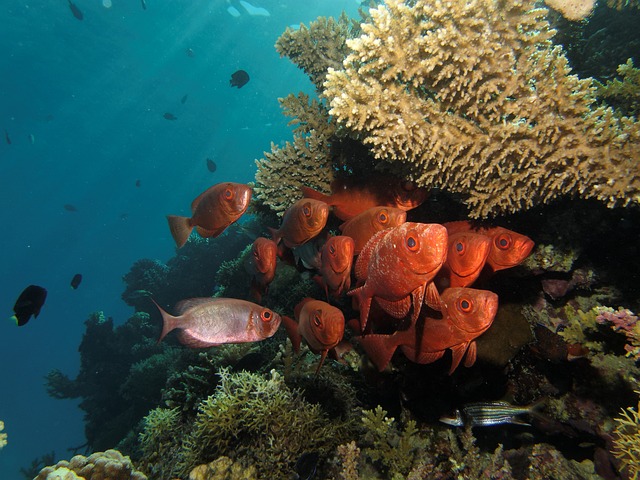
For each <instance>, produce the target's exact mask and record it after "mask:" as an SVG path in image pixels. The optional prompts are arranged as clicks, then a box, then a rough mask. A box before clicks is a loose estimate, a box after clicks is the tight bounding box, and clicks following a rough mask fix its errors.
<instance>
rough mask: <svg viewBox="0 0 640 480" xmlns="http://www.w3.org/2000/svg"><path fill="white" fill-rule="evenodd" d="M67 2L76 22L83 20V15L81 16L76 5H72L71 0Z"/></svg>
mask: <svg viewBox="0 0 640 480" xmlns="http://www.w3.org/2000/svg"><path fill="white" fill-rule="evenodd" d="M67 1H68V2H69V8H70V9H71V13H73V16H74V17H76V18H77V19H78V20H82V19H83V18H84V15H82V12H81V11H80V9H79V8H78V7H77V5H76V4H75V3H73V2H72V1H71V0H67Z"/></svg>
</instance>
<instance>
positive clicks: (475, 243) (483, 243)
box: [435, 232, 491, 289]
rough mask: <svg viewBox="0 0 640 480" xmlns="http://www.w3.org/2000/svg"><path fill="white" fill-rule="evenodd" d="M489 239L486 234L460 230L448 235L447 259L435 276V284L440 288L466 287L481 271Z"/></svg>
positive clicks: (486, 255) (489, 247) (489, 242)
mask: <svg viewBox="0 0 640 480" xmlns="http://www.w3.org/2000/svg"><path fill="white" fill-rule="evenodd" d="M490 249H491V239H490V238H489V237H487V236H486V235H480V234H478V233H472V232H460V233H455V234H453V235H449V249H448V252H447V260H446V261H445V262H444V265H443V266H442V268H441V269H440V271H439V272H438V275H437V276H436V280H435V282H436V285H437V286H438V287H439V288H441V289H445V288H449V287H468V286H469V285H471V284H472V283H473V282H475V281H476V280H477V278H478V277H479V276H480V272H482V268H483V267H484V265H485V263H486V261H487V257H488V256H489V250H490Z"/></svg>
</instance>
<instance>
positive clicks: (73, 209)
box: [62, 203, 78, 212]
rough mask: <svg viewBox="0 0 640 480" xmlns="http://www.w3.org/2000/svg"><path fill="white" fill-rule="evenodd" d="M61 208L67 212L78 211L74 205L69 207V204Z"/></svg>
mask: <svg viewBox="0 0 640 480" xmlns="http://www.w3.org/2000/svg"><path fill="white" fill-rule="evenodd" d="M62 208H64V209H65V210H66V211H67V212H77V211H78V209H77V208H76V206H75V205H71V204H70V203H65V204H64V205H63V206H62Z"/></svg>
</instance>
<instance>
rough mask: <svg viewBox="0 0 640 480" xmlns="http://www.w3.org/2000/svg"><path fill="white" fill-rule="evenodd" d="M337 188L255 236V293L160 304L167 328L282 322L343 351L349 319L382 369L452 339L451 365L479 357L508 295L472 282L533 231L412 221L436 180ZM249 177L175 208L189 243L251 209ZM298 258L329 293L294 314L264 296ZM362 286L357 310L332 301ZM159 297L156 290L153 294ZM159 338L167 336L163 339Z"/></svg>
mask: <svg viewBox="0 0 640 480" xmlns="http://www.w3.org/2000/svg"><path fill="white" fill-rule="evenodd" d="M331 187H332V194H331V195H324V194H321V193H319V192H316V191H314V190H312V189H310V188H306V187H305V188H303V191H302V194H303V198H301V199H300V200H298V201H297V202H295V203H294V204H293V205H291V206H290V207H289V208H288V209H287V210H286V211H285V213H284V216H283V218H282V221H281V224H280V226H279V228H277V229H270V231H271V239H267V238H264V237H259V238H257V239H256V240H255V241H254V243H253V245H252V247H251V252H250V254H249V258H248V262H247V268H248V270H249V271H250V273H251V277H252V280H251V285H250V292H251V297H252V299H253V300H254V301H255V303H254V302H251V301H248V300H244V299H242V300H241V299H235V298H194V299H187V300H184V301H183V302H180V303H179V304H178V305H177V307H176V309H177V310H178V313H179V316H177V317H174V316H172V315H170V314H168V313H167V312H165V311H164V310H163V309H162V308H161V307H160V306H158V305H157V304H156V306H158V309H159V310H160V312H161V314H162V317H163V323H164V325H163V329H162V333H161V336H160V340H161V339H162V338H164V336H165V335H166V334H167V333H169V332H170V331H171V330H174V329H177V330H178V331H179V333H178V339H179V340H180V342H182V343H183V344H184V345H186V346H188V347H192V348H202V347H210V346H214V345H221V344H225V343H242V342H256V341H260V340H264V339H266V338H269V337H271V336H272V335H273V334H274V333H275V332H276V331H277V330H278V328H279V327H280V325H281V324H282V325H283V326H284V327H285V329H286V331H287V334H288V336H289V338H290V339H291V342H292V344H293V347H294V350H295V351H296V352H298V351H299V349H300V344H301V341H302V340H303V339H304V341H305V342H306V344H307V345H308V346H309V349H310V350H311V351H313V352H314V353H316V354H318V355H320V360H319V363H318V367H317V370H316V373H317V372H318V370H319V369H320V367H321V366H322V363H323V362H324V360H325V358H326V357H327V355H331V356H332V357H333V358H336V359H338V358H339V355H338V353H337V351H338V349H339V350H342V349H343V347H345V345H344V344H345V342H346V341H345V340H344V339H343V337H344V332H345V325H348V326H349V327H350V328H353V329H354V330H355V332H356V333H357V335H356V336H354V337H353V341H354V342H357V343H358V344H359V345H360V346H361V347H362V349H363V350H364V352H365V353H366V355H367V356H368V358H369V359H370V360H371V362H372V363H373V364H374V365H375V366H376V367H377V368H378V369H379V370H380V371H382V370H384V369H385V368H386V367H387V365H388V364H389V362H390V361H391V358H392V356H393V355H394V353H395V352H396V351H397V350H399V351H400V352H402V354H403V355H404V356H405V357H406V358H407V359H409V360H410V361H412V362H416V363H422V364H426V363H432V362H435V361H436V360H438V359H440V358H442V357H443V356H444V355H445V353H446V352H447V350H451V353H452V355H451V359H452V361H451V366H450V369H449V374H451V373H453V372H454V371H455V370H456V368H457V367H458V366H459V365H460V363H462V364H463V365H464V366H466V367H469V366H471V365H473V364H474V362H475V360H476V342H475V341H476V339H477V338H478V337H479V336H480V335H482V334H483V333H484V332H485V331H486V330H487V329H488V328H489V327H490V326H491V324H492V322H493V319H494V318H495V315H496V312H497V310H498V295H496V294H495V293H493V292H491V291H488V290H479V289H474V288H470V286H471V285H472V284H473V283H474V282H475V281H476V280H477V279H479V278H486V277H487V276H490V275H492V274H493V273H495V272H497V271H499V270H503V269H506V268H510V267H514V266H516V265H518V264H520V263H521V262H522V261H523V260H524V259H525V258H526V257H527V256H528V255H529V253H530V252H531V250H532V249H533V246H534V243H533V241H532V240H531V239H530V238H528V237H526V236H525V235H521V234H519V233H516V232H513V231H511V230H508V229H506V228H503V227H482V228H476V227H474V226H473V225H472V224H471V223H469V222H467V221H457V222H450V223H445V224H443V225H440V224H435V223H415V222H407V211H409V210H411V209H413V208H415V207H417V206H419V205H420V204H422V203H423V202H424V201H425V199H426V197H427V192H426V191H425V190H424V189H421V188H416V187H415V186H414V185H413V184H412V183H411V182H401V181H394V180H392V179H389V177H383V176H374V177H372V179H370V181H368V182H367V183H366V184H362V183H355V182H352V181H334V183H333V184H332V186H331ZM250 199H251V188H250V187H249V186H247V185H243V184H238V183H231V182H226V183H219V184H216V185H214V186H212V187H210V188H209V189H207V190H206V191H205V192H203V193H202V194H200V195H199V196H198V197H197V198H196V199H195V200H194V201H193V203H192V205H191V211H192V216H191V218H187V217H178V216H167V219H168V222H169V228H170V231H171V234H172V236H173V238H174V240H175V242H176V245H177V246H178V247H182V246H183V245H184V244H185V243H186V242H187V240H188V238H189V236H190V234H191V232H192V230H193V229H194V228H195V229H196V231H197V233H198V234H199V235H200V236H202V237H216V236H218V235H220V234H221V233H222V232H223V231H224V230H225V229H226V228H227V227H228V226H229V225H231V224H233V223H234V222H236V221H237V220H238V219H239V218H240V217H241V216H242V215H243V214H244V213H245V211H246V209H247V207H248V206H249V202H250ZM331 214H333V215H334V216H336V217H337V218H339V219H340V220H341V221H342V222H344V223H342V224H341V225H340V226H339V230H340V235H333V236H332V235H329V233H328V232H327V231H326V229H325V227H326V225H327V221H328V219H329V215H331ZM283 261H288V262H291V263H295V264H298V263H299V264H302V265H304V268H307V269H310V270H314V271H315V272H317V275H316V276H315V277H314V279H315V280H316V281H317V282H318V284H319V285H320V287H321V288H322V289H323V290H324V292H325V296H326V298H325V299H323V300H320V299H313V298H304V299H302V300H301V301H300V303H299V304H298V305H297V306H296V307H295V311H294V312H293V313H292V316H291V317H289V316H287V315H282V316H281V315H279V314H278V313H276V312H273V311H271V310H270V309H268V308H266V307H263V306H261V305H260V303H261V301H262V298H263V296H264V295H265V294H266V293H267V291H268V287H269V284H270V283H271V282H272V281H273V279H274V278H275V276H276V269H277V265H278V264H279V263H280V262H283ZM345 295H346V296H349V297H351V298H352V300H351V301H352V305H353V309H354V310H357V311H359V318H354V319H350V320H349V321H348V322H346V321H345V317H344V314H343V312H342V310H341V309H340V308H338V307H337V306H335V305H332V304H331V302H332V300H333V301H334V303H335V302H336V301H337V300H340V299H342V298H343V297H344V296H345ZM154 303H155V302H154ZM160 340H159V341H160Z"/></svg>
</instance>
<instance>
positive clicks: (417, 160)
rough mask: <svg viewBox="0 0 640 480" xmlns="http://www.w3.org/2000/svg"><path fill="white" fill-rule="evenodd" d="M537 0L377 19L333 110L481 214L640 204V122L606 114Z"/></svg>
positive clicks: (339, 75) (428, 8)
mask: <svg viewBox="0 0 640 480" xmlns="http://www.w3.org/2000/svg"><path fill="white" fill-rule="evenodd" d="M546 13H547V11H546V10H545V9H542V8H535V2H534V1H531V0H523V1H515V2H499V1H495V0H471V1H468V0H452V1H444V0H434V1H429V2H425V1H421V0H417V1H416V2H415V4H414V5H412V6H409V5H407V4H406V3H404V2H402V1H400V0H387V1H386V4H385V5H381V6H379V7H378V8H377V9H374V10H371V22H370V23H366V24H363V25H362V26H361V28H362V31H363V35H362V36H360V37H358V38H356V39H353V40H350V41H348V46H349V47H350V48H351V49H352V53H350V54H349V55H348V56H347V58H346V59H345V61H344V62H343V69H342V70H334V69H329V73H328V75H327V81H326V82H325V91H324V95H325V97H326V98H327V99H328V100H329V102H330V106H331V109H330V111H329V113H330V114H331V115H333V116H335V117H336V118H337V119H338V121H339V122H341V123H342V124H343V125H345V126H346V127H348V128H349V129H350V130H351V131H353V132H354V133H356V134H358V136H359V138H362V140H363V142H364V143H365V144H366V145H368V146H370V148H371V150H372V153H373V154H374V156H375V157H376V158H377V159H378V160H379V161H383V162H389V163H391V164H392V165H393V166H394V167H395V168H396V169H397V170H399V171H400V172H406V173H409V174H410V175H411V176H412V178H413V179H414V180H415V181H416V182H417V183H418V184H419V185H420V186H425V187H432V186H437V187H443V188H445V189H447V190H449V191H452V192H459V193H463V194H466V195H467V203H468V205H469V206H470V207H471V216H473V217H487V216H491V215H496V214H500V213H505V212H515V211H518V210H521V209H525V208H530V207H532V206H534V205H537V204H540V203H547V202H550V201H552V200H554V199H556V198H558V197H559V196H562V195H566V194H569V195H578V196H580V197H583V198H589V197H596V198H598V199H600V200H602V201H604V202H606V203H607V204H608V205H609V206H613V205H626V204H628V203H630V202H638V201H639V200H640V171H639V169H638V162H639V160H640V127H639V124H638V123H636V122H635V121H634V120H633V119H631V118H622V119H618V118H616V117H615V115H614V114H613V111H612V110H611V109H610V108H597V107H596V105H595V96H594V87H593V85H592V80H591V79H586V80H581V79H579V78H578V77H577V76H575V75H571V74H570V68H569V65H568V62H567V59H566V57H565V56H564V53H563V51H562V49H561V47H558V46H554V45H553V44H552V43H551V37H552V36H553V35H554V33H555V32H554V31H553V30H552V29H551V28H550V26H549V24H548V22H547V21H546V19H545V16H546Z"/></svg>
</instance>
